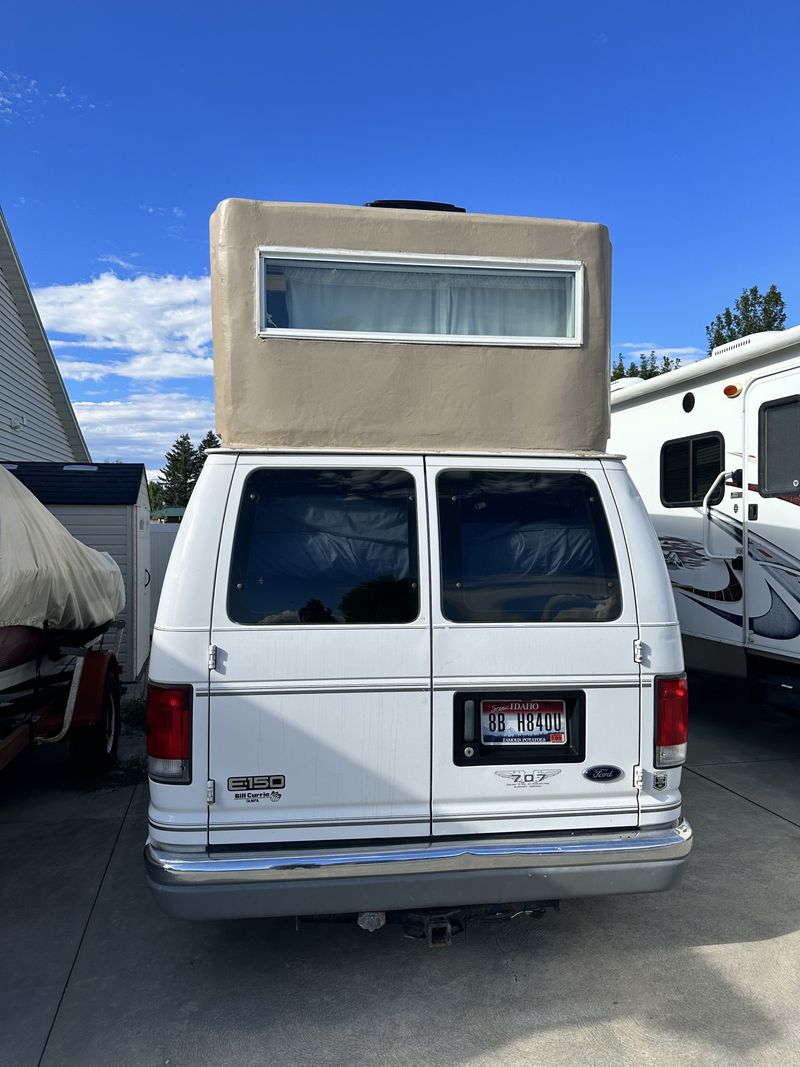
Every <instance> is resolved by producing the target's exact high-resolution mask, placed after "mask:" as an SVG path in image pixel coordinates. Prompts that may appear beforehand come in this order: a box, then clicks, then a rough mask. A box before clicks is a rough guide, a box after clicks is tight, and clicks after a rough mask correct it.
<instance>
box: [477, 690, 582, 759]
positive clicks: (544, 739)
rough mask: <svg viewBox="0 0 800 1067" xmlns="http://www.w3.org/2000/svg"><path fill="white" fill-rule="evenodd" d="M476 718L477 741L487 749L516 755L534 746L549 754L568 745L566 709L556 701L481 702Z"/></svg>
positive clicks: (562, 703) (487, 700) (565, 706)
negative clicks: (478, 718) (478, 720)
mask: <svg viewBox="0 0 800 1067" xmlns="http://www.w3.org/2000/svg"><path fill="white" fill-rule="evenodd" d="M479 714H480V725H481V735H480V740H481V744H482V745H484V746H485V747H487V748H511V747H513V748H514V750H515V751H520V750H525V749H528V748H531V747H534V746H535V747H536V748H539V749H549V750H550V751H551V752H552V751H555V750H558V749H563V748H566V746H567V744H568V738H569V726H568V723H567V705H566V701H565V700H563V699H562V698H560V697H538V698H535V699H529V700H520V699H508V698H506V699H503V698H502V697H499V698H498V697H489V698H488V699H485V700H481V702H480V707H479Z"/></svg>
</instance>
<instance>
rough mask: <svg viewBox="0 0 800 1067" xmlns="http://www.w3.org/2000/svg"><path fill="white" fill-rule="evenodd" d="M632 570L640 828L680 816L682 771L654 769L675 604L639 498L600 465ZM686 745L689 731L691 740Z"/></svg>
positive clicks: (678, 660)
mask: <svg viewBox="0 0 800 1067" xmlns="http://www.w3.org/2000/svg"><path fill="white" fill-rule="evenodd" d="M603 467H604V469H605V473H606V477H607V479H608V484H609V486H610V487H611V491H612V493H613V496H614V501H615V503H616V505H617V507H618V509H619V513H620V515H621V516H622V517H624V522H623V524H622V525H623V534H624V537H625V542H626V544H627V547H628V555H629V559H630V564H631V568H632V571H633V577H634V584H635V588H636V596H637V604H638V610H639V622H640V640H641V650H642V651H641V655H642V664H641V671H642V689H641V724H642V726H641V752H640V755H639V765H640V766H641V768H642V789H641V792H640V798H639V802H640V818H641V825H642V827H646V826H664V825H667V824H669V823H671V822H672V821H673V820H674V819H676V818H678V816H679V815H680V812H681V794H680V783H681V768H680V767H671V768H669V769H666V770H662V769H658V771H657V769H656V768H655V766H654V762H653V760H654V754H655V750H654V743H655V740H654V739H655V702H656V679H657V678H658V676H659V675H667V676H669V675H676V674H680V673H681V672H682V671H683V651H682V647H681V635H680V629H679V626H678V616H677V611H676V607H675V601H674V599H673V597H672V593H671V589H670V585H669V575H668V573H667V567H666V564H665V562H664V555H663V553H662V551H661V547H660V545H659V542H658V538H657V536H656V534H655V531H654V530H653V527H652V525H651V523H650V519H649V516H648V514H647V511H646V510H645V506H644V504H643V502H642V500H641V497H640V496H639V494H638V493H637V492H636V489H635V487H634V485H633V482H632V481H631V479H630V477H629V476H628V474H627V472H626V471H625V470H624V469H623V467H622V466H621V464H619V463H611V462H608V461H604V463H603ZM689 741H690V744H691V729H690V738H689Z"/></svg>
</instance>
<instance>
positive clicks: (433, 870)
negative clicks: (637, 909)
mask: <svg viewBox="0 0 800 1067" xmlns="http://www.w3.org/2000/svg"><path fill="white" fill-rule="evenodd" d="M691 847H692V830H691V827H690V826H689V824H688V823H687V822H686V821H684V820H682V821H681V822H680V823H678V825H677V826H674V827H668V828H666V829H660V830H632V831H622V832H621V833H615V834H609V833H608V832H606V833H605V834H589V833H585V834H572V835H568V836H560V837H559V836H556V835H546V836H544V835H543V836H540V837H528V838H511V839H509V838H505V839H498V838H493V839H491V840H486V839H484V840H478V841H475V840H466V841H448V842H445V843H439V842H433V841H427V842H425V843H422V844H419V845H385V846H381V847H380V848H368V849H358V848H346V849H326V850H323V851H318V850H315V851H305V852H303V851H299V850H295V851H291V852H289V851H287V852H268V853H262V854H254V853H252V852H250V853H244V854H240V855H237V854H225V853H217V854H214V853H213V852H212V853H210V854H207V853H195V854H187V853H179V852H169V851H166V850H165V849H161V848H157V847H156V846H154V845H152V844H150V843H148V845H147V846H146V847H145V865H146V867H147V870H148V874H149V876H150V878H151V880H152V881H154V882H156V883H158V884H160V885H168V886H177V887H185V888H189V887H197V886H204V885H205V886H214V885H226V884H228V885H238V884H242V883H263V882H281V881H315V880H317V879H335V878H354V877H355V878H368V877H371V876H380V877H386V876H389V877H392V876H395V875H404V874H409V875H411V874H437V873H439V872H444V871H475V870H502V869H505V868H520V867H521V868H526V867H529V868H531V867H533V868H539V869H541V868H551V867H567V866H589V867H592V866H597V865H601V864H610V863H618V864H628V863H658V862H661V861H662V860H664V861H668V860H680V859H683V858H684V857H686V856H687V855H688V854H689V852H690V850H691Z"/></svg>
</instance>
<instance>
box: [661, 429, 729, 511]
mask: <svg viewBox="0 0 800 1067" xmlns="http://www.w3.org/2000/svg"><path fill="white" fill-rule="evenodd" d="M724 462H725V442H724V441H723V439H722V435H721V434H718V433H710V434H701V435H699V436H697V437H682V438H681V439H680V440H678V441H667V442H666V443H665V444H664V446H663V448H662V449H661V503H662V504H663V505H664V507H667V508H689V507H698V506H699V505H700V504H702V503H703V498H704V497H705V495H706V493H707V492H708V490H709V489H710V488H711V484H712V482H713V481H714V479H715V478H716V477H717V475H718V474H719V472H720V471H721V470H722V469H723V464H724ZM724 493H725V490H724V488H723V486H720V487H719V488H718V489H717V490H716V491H715V493H714V495H713V497H712V498H711V503H712V504H719V502H720V501H721V500H722V497H723V495H724Z"/></svg>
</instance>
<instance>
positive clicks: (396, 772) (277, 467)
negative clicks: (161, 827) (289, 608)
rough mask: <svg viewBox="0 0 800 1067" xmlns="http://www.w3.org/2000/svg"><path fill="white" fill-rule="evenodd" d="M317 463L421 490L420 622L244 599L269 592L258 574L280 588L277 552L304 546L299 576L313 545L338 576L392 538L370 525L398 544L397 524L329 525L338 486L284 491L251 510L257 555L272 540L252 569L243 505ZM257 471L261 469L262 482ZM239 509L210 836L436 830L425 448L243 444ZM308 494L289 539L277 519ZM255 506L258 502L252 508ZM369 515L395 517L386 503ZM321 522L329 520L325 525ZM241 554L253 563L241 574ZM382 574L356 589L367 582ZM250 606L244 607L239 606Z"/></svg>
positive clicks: (226, 544) (228, 578)
mask: <svg viewBox="0 0 800 1067" xmlns="http://www.w3.org/2000/svg"><path fill="white" fill-rule="evenodd" d="M264 472H266V473H264ZM319 472H323V476H324V478H328V480H329V481H331V482H332V483H336V482H337V479H338V480H341V479H342V478H345V479H346V478H350V477H351V475H352V472H356V475H355V476H354V477H356V478H358V477H361V474H362V473H363V472H366V474H365V477H368V476H369V475H370V473H371V472H377V473H376V477H384V476H385V477H394V476H395V475H397V476H398V477H400V478H401V479H404V480H407V482H408V484H409V485H410V487H411V491H410V493H409V494H408V495H406V496H405V497H404V498H403V499H404V501H406V502H407V503H406V504H404V506H406V507H407V506H409V505H410V506H411V507H412V509H413V514H414V518H413V524H414V533H415V537H416V542H417V544H416V565H415V573H414V574H413V581H414V584H415V587H416V588H415V596H416V597H417V598H418V604H419V608H418V612H417V613H416V615H415V617H414V618H413V619H412V621H409V622H403V623H397V622H388V623H383V624H368V623H358V622H352V621H347V620H348V619H350V618H351V617H352V614H351V616H348V615H347V612H346V611H344V608H341V606H340V605H339V604H338V603H336V602H335V601H334V600H330V602H326V603H324V604H323V603H322V601H320V600H316V601H314V602H313V603H312V601H309V603H308V604H306V605H305V607H302V606H300V605H297V606H298V607H300V614H301V615H302V617H303V618H305V620H306V621H305V622H304V623H302V624H292V625H289V624H283V623H282V622H281V621H280V619H281V618H282V616H280V614H279V615H277V616H274V618H275V619H276V620H277V621H275V622H273V623H271V624H268V623H264V622H262V621H249V622H248V621H246V620H247V615H246V612H247V610H249V609H248V608H247V602H246V599H245V601H243V602H242V603H243V605H244V606H243V607H241V606H240V607H238V608H237V606H236V604H237V603H238V601H237V597H238V596H239V593H241V596H243V597H245V598H247V596H250V595H251V593H252V596H251V599H252V597H255V598H256V601H257V600H258V597H259V596H260V595H261V594H260V592H259V588H260V586H259V583H266V584H265V585H263V588H264V597H265V598H266V599H265V600H264V603H265V604H266V603H267V602H268V601H269V596H270V590H269V585H270V583H272V585H273V586H278V585H279V584H280V580H281V579H280V577H279V576H278V573H279V572H278V571H277V570H276V569H275V566H276V565H275V564H274V557H275V554H276V553H278V554H279V553H289V554H290V555H288V556H287V557H286V562H285V563H281V567H283V570H284V572H285V573H286V574H289V576H290V577H291V574H292V570H293V568H295V569H297V568H298V567H300V566H301V565H304V561H306V560H308V559H312V558H313V559H316V560H317V561H318V566H319V572H320V574H322V575H324V574H325V573H326V567H328V568H329V567H334V568H335V567H336V566H338V565H339V564H340V563H341V560H342V559H343V558H344V557H346V556H348V555H350V556H353V557H355V556H359V558H362V557H363V558H364V559H367V557H368V556H369V554H370V553H371V552H380V551H381V544H382V543H381V544H379V542H378V540H374V541H370V542H369V544H368V545H367V547H366V548H365V547H364V542H365V541H369V539H370V537H373V536H374V538H375V539H377V538H379V537H381V536H384V535H385V537H386V538H387V539H388V540H387V542H386V543H388V542H389V540H391V538H392V537H393V536H395V535H394V534H393V533H392V532H391V531H390V532H389V533H386V532H385V531H384V533H381V530H380V529H378V530H377V532H375V533H374V535H373V534H372V533H370V534H369V535H365V533H364V529H363V524H359V523H354V524H353V526H352V529H348V530H347V531H345V532H341V530H340V531H339V532H337V534H336V537H329V536H328V535H329V533H330V528H328V527H325V526H324V523H325V522H330V521H332V520H330V519H329V518H327V516H328V515H329V514H331V513H332V512H331V511H326V508H328V506H329V505H328V504H327V503H326V501H325V499H323V498H319V499H316V498H314V499H311V498H309V499H308V500H306V499H305V498H303V499H302V500H301V498H300V497H298V496H297V495H295V496H294V497H290V496H284V497H280V498H277V497H276V502H275V503H274V505H273V504H272V503H270V502H269V501H267V502H266V503H264V504H263V505H262V503H261V502H260V501H259V502H257V506H258V507H259V508H261V509H262V510H261V512H259V514H258V516H257V517H256V519H254V520H253V521H254V522H256V523H259V524H260V528H259V530H260V532H259V533H258V536H259V537H260V538H261V542H260V544H261V548H258V546H256V547H255V548H253V549H252V552H251V555H252V553H256V552H257V551H261V552H262V554H263V559H257V560H256V564H257V565H258V566H262V563H263V570H264V573H265V574H266V577H262V576H261V575H260V574H259V573H258V569H257V568H256V570H255V571H254V570H253V569H252V566H251V564H253V561H252V559H251V560H250V561H244V562H243V563H242V562H241V561H240V562H238V563H237V561H236V558H235V538H236V536H237V534H236V530H237V521H235V517H234V514H235V512H236V509H239V508H247V507H249V506H250V505H249V500H250V496H251V490H250V489H249V488H248V487H249V486H251V485H252V486H255V487H256V488H255V489H254V490H252V495H253V496H254V497H255V496H258V495H259V493H262V494H265V493H267V492H268V490H269V485H271V479H272V478H273V477H274V478H275V479H277V480H278V481H279V482H280V480H281V479H284V480H286V482H287V484H289V482H290V481H291V479H292V478H296V479H297V480H300V481H302V480H303V479H312V480H313V479H314V478H315V477H316V476H317V475H318V474H319ZM387 472H388V473H387ZM251 475H256V476H257V478H258V480H257V481H253V482H248V479H249V478H250V476H251ZM328 476H329V477H328ZM324 478H323V480H324ZM281 484H282V483H281ZM259 487H261V488H259ZM264 487H266V488H264ZM286 492H290V490H288V489H287V490H286ZM412 498H413V499H412ZM264 499H265V500H266V496H265V498H264ZM271 499H272V498H269V500H270V501H271ZM240 501H241V504H240V503H239V502H240ZM231 508H232V509H234V514H231V515H229V517H228V519H227V520H226V525H225V530H224V533H223V538H222V544H221V547H220V562H219V570H218V575H217V583H216V589H215V594H214V608H213V624H212V643H213V644H214V645H216V646H217V650H218V651H217V663H216V669H214V670H212V671H211V674H210V708H211V711H210V728H209V777H210V778H212V779H213V780H214V781H215V783H216V798H215V802H214V804H213V805H212V806H211V807H210V809H209V843H210V845H212V846H213V845H225V844H229V845H236V844H267V843H274V842H281V841H327V840H330V841H335V840H354V839H358V838H392V837H404V838H405V837H416V836H423V835H424V836H427V834H428V833H429V826H430V635H429V621H428V581H429V579H428V574H427V559H428V547H427V531H426V529H425V507H424V479H423V464H422V459H421V458H420V457H402V456H393V457H374V456H363V455H362V456H356V457H348V456H346V455H345V456H339V455H337V456H324V457H320V456H316V457H315V456H308V455H305V456H300V455H295V456H286V455H271V456H269V455H261V456H242V457H241V458H240V460H239V465H238V467H237V471H236V475H235V479H234V486H233V491H232V494H231ZM303 508H305V511H304V512H303V515H302V521H303V522H305V523H306V526H307V530H305V528H304V532H303V533H302V534H298V536H297V537H296V538H295V539H294V541H292V542H291V543H289V544H288V548H287V547H286V545H285V544H284V543H283V542H281V541H280V540H278V541H276V540H275V537H276V535H275V532H274V529H273V528H272V526H270V524H273V526H274V527H275V528H277V526H278V525H279V524H280V523H281V522H283V521H285V519H286V515H287V514H288V515H290V516H294V518H293V520H292V521H294V519H296V516H297V514H298V509H300V510H302V509H303ZM243 516H245V511H241V512H240V520H241V521H244V518H243ZM320 516H321V518H320ZM298 521H299V520H298ZM335 521H336V522H338V523H340V525H341V524H342V523H345V522H346V521H347V520H346V519H343V518H342V517H341V514H340V515H339V518H338V519H336V520H335ZM370 521H375V522H376V523H378V524H380V523H381V522H384V525H385V517H382V516H379V517H378V518H377V519H374V520H370ZM409 521H411V520H409ZM314 522H319V523H322V524H323V525H322V526H321V527H320V529H311V527H312V526H313V524H314ZM254 544H255V542H254ZM298 546H299V547H298ZM295 549H297V552H298V553H300V552H302V553H304V555H303V557H302V559H301V558H300V557H299V556H297V557H296V556H292V555H291V553H292V552H295ZM282 558H283V557H282ZM345 563H348V560H345ZM373 564H374V566H375V567H378V568H380V564H379V563H374V560H373ZM253 565H255V564H253ZM365 565H366V564H365ZM236 567H244V568H245V569H244V570H243V571H242V574H241V576H240V580H237V574H236V573H235V570H236ZM271 568H272V569H271ZM245 572H246V573H245ZM376 573H377V572H376ZM381 580H382V579H380V578H379V579H378V580H377V581H378V588H379V600H380V597H381V595H382V594H380V582H381ZM254 583H255V584H254ZM370 584H371V583H369V582H367V583H365V585H364V586H362V587H359V590H352V591H351V593H358V595H362V596H366V595H369V594H370V590H369V588H368V587H369V586H370ZM239 586H241V587H242V588H241V589H239ZM365 589H366V592H365ZM248 590H250V591H251V592H248ZM276 595H277V594H276ZM286 595H287V596H289V595H290V594H288V593H287V594H286ZM348 597H350V600H349V601H348ZM239 599H241V597H239ZM322 599H323V600H324V599H325V598H324V597H323V598H322ZM355 599H357V597H353V596H351V595H350V593H348V594H346V595H345V597H343V598H342V604H344V605H345V607H347V605H348V604H350V607H351V608H352V610H353V611H355V613H356V615H358V611H359V610H362V609H361V608H359V607H358V605H356V607H355V608H353V607H352V604H353V603H354V602H355ZM293 603H294V602H293ZM362 607H363V605H362ZM381 610H382V609H381ZM415 610H416V609H415ZM340 611H343V612H344V616H345V617H344V618H341V617H340V614H339V613H340ZM237 612H238V613H239V615H240V618H244V619H245V621H235V619H234V618H232V615H236V614H237ZM243 612H244V615H243V614H242V613H243ZM326 613H327V614H326ZM256 614H257V612H256ZM268 617H269V618H273V616H268ZM323 619H327V622H323V621H322V620H323Z"/></svg>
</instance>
